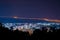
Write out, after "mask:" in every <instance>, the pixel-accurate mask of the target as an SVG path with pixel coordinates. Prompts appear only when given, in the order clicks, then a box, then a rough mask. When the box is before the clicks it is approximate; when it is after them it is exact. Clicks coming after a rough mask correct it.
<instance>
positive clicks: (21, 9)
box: [0, 0, 60, 19]
mask: <svg viewBox="0 0 60 40" xmlns="http://www.w3.org/2000/svg"><path fill="white" fill-rule="evenodd" d="M0 16H19V17H27V18H31V17H32V18H50V19H60V1H59V0H0Z"/></svg>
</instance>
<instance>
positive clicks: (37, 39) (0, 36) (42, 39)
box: [0, 24, 60, 40]
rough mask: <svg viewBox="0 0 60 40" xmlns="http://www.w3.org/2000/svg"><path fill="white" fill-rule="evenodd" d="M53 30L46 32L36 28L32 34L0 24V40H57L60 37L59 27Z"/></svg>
mask: <svg viewBox="0 0 60 40" xmlns="http://www.w3.org/2000/svg"><path fill="white" fill-rule="evenodd" d="M52 30H53V32H46V30H44V29H43V30H42V31H41V30H38V29H36V30H35V31H34V32H33V34H32V35H29V33H28V32H22V31H18V30H16V31H12V30H8V29H7V28H4V27H2V25H1V24H0V40H55V39H56V40H58V39H60V29H58V30H54V29H52Z"/></svg>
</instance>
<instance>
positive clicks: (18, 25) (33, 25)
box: [3, 23, 60, 30]
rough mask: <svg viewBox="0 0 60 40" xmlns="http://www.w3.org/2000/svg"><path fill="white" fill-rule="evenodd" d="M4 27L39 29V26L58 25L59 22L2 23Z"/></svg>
mask: <svg viewBox="0 0 60 40" xmlns="http://www.w3.org/2000/svg"><path fill="white" fill-rule="evenodd" d="M3 25H4V26H5V27H6V28H9V29H11V27H13V30H16V29H18V30H21V29H40V28H41V27H46V26H52V25H60V23H3Z"/></svg>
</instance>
